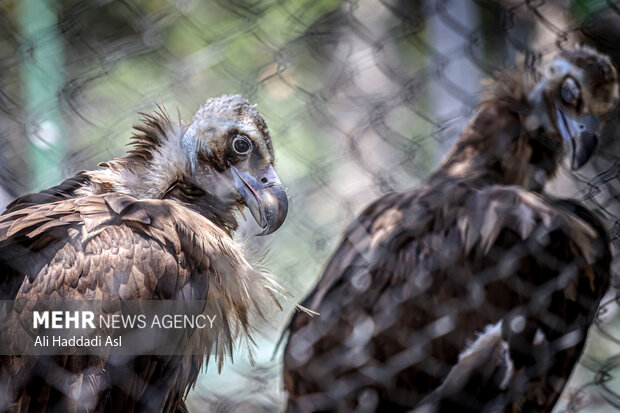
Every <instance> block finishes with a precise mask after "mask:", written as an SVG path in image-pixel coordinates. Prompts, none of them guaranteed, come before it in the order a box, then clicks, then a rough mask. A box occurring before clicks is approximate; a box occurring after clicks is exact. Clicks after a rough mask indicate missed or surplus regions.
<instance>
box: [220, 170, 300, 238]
mask: <svg viewBox="0 0 620 413" xmlns="http://www.w3.org/2000/svg"><path fill="white" fill-rule="evenodd" d="M229 165H230V164H229ZM230 169H231V170H232V172H233V178H234V181H235V187H236V188H237V191H238V192H239V194H240V195H241V197H242V198H243V200H244V201H245V204H246V205H247V207H248V209H249V210H250V212H251V213H252V216H253V217H254V219H255V220H256V223H258V225H260V227H261V228H263V231H262V232H260V233H259V234H257V235H267V234H271V233H272V232H274V231H275V230H277V229H278V228H280V225H282V223H283V222H284V219H285V218H286V214H287V212H288V198H287V197H286V192H285V191H284V188H282V183H281V182H280V177H278V174H277V173H276V170H275V169H274V167H273V165H271V164H270V165H269V166H268V167H267V168H265V169H263V170H262V171H260V172H259V173H258V174H257V175H256V176H253V175H251V174H249V173H247V172H242V171H239V169H237V168H235V166H234V165H230Z"/></svg>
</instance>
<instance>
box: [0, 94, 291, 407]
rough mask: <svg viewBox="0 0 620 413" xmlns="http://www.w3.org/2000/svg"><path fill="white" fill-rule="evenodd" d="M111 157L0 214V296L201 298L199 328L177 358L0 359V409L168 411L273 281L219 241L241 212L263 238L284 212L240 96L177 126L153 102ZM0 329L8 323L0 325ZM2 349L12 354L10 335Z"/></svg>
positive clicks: (264, 137)
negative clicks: (254, 220)
mask: <svg viewBox="0 0 620 413" xmlns="http://www.w3.org/2000/svg"><path fill="white" fill-rule="evenodd" d="M136 129H137V131H138V133H137V134H136V135H135V137H134V139H135V142H134V149H133V150H132V151H131V152H130V153H129V155H128V156H127V157H125V158H121V159H117V160H113V161H110V162H107V163H103V164H101V165H100V166H102V167H103V168H102V169H100V170H97V171H83V172H80V173H79V174H77V175H76V176H75V177H73V178H70V179H68V180H66V181H64V182H63V183H62V184H60V185H58V186H56V187H54V188H50V189H48V190H45V191H42V192H39V193H36V194H30V195H26V196H23V197H21V198H19V199H17V200H16V201H14V202H13V203H12V204H10V205H9V206H8V207H7V210H6V211H5V213H4V214H3V215H2V217H0V269H1V271H2V277H1V278H0V293H1V294H2V298H3V299H5V300H6V299H10V300H40V299H52V300H56V299H58V300H63V301H72V300H111V301H112V302H114V301H118V300H120V301H126V300H204V301H205V302H206V304H205V305H206V308H205V310H204V311H205V312H206V313H207V314H210V315H211V316H212V317H213V316H214V322H213V328H209V329H197V330H196V331H191V330H185V331H183V332H182V333H180V334H179V336H180V340H181V339H182V340H184V341H183V343H184V344H183V345H184V349H185V350H184V351H183V353H182V354H179V355H170V356H154V355H140V356H135V357H127V356H124V357H121V356H112V355H110V356H109V357H99V356H77V355H72V356H67V355H64V356H36V357H35V356H23V355H16V356H1V357H0V376H1V380H0V381H1V382H2V385H0V411H4V410H8V411H10V412H117V411H118V412H120V411H122V412H133V411H136V412H138V411H140V412H177V411H185V407H184V403H183V399H184V397H185V396H186V395H187V392H188V391H189V389H190V388H191V387H192V386H193V384H194V383H195V382H196V379H197V377H198V373H199V371H200V369H201V368H202V367H203V366H204V365H205V363H206V361H207V360H208V359H209V358H210V357H213V358H215V360H216V361H217V363H218V364H219V366H220V367H221V364H222V362H223V360H224V358H225V357H226V356H227V355H232V349H233V344H234V343H233V342H234V340H235V339H237V338H241V339H245V340H246V342H247V343H248V344H251V342H252V338H251V333H252V327H251V326H250V324H249V323H250V321H251V320H252V318H253V317H261V316H262V315H263V314H266V313H267V312H268V311H270V310H271V309H273V308H274V307H273V306H274V305H275V306H277V300H276V297H275V295H274V292H275V291H277V289H278V286H277V285H276V284H275V283H274V282H273V281H271V280H270V279H269V278H268V277H267V276H266V275H265V274H263V273H261V272H260V271H257V270H255V269H254V268H253V267H252V265H251V264H250V263H249V262H248V261H247V260H246V258H245V257H244V254H243V251H242V249H241V248H240V245H238V244H237V243H236V242H235V241H233V239H232V238H231V231H232V230H234V229H235V228H236V226H237V223H236V220H235V213H236V211H238V210H240V209H241V208H243V207H246V206H247V207H248V208H250V210H251V211H252V214H253V215H255V216H257V217H259V218H260V219H259V220H258V224H259V225H260V226H261V227H263V233H269V232H272V231H274V230H275V229H277V227H278V226H280V224H281V223H282V221H283V220H284V217H285V216H286V209H287V204H286V195H285V194H284V191H283V189H282V186H281V184H280V182H279V179H278V176H277V174H276V173H275V170H274V169H273V160H274V158H273V149H272V146H271V138H270V136H269V132H268V130H267V129H266V126H265V123H264V120H263V119H262V117H261V116H260V114H259V113H258V112H256V110H254V109H253V107H252V106H251V105H250V104H249V103H248V102H247V101H246V100H245V99H243V98H241V97H240V96H224V97H220V98H217V99H211V100H209V101H207V103H206V104H205V105H204V106H203V107H202V108H201V110H200V111H199V112H198V113H197V114H196V115H195V116H194V120H193V123H192V124H191V125H190V126H189V127H187V126H184V125H182V124H175V123H173V122H172V121H171V120H170V118H169V117H168V116H167V115H166V113H165V112H164V111H163V110H162V109H160V111H159V113H157V114H156V115H152V116H151V115H145V120H144V123H143V124H142V125H139V126H137V127H136ZM8 328H11V324H10V323H9V324H8ZM15 346H16V348H15V349H14V350H15V353H16V354H17V353H18V352H19V348H18V343H16V345H15Z"/></svg>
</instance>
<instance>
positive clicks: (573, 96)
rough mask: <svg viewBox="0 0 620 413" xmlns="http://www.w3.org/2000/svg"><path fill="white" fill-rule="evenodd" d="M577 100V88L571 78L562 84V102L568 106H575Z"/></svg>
mask: <svg viewBox="0 0 620 413" xmlns="http://www.w3.org/2000/svg"><path fill="white" fill-rule="evenodd" d="M578 100H579V86H578V85H577V82H575V80H574V79H573V78H572V77H567V78H566V79H564V82H563V83H562V101H563V102H564V103H565V104H566V105H569V106H576V105H577V101H578Z"/></svg>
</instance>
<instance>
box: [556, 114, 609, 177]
mask: <svg viewBox="0 0 620 413" xmlns="http://www.w3.org/2000/svg"><path fill="white" fill-rule="evenodd" d="M555 112H556V118H557V119H556V123H557V128H558V132H560V135H561V136H562V139H563V140H564V143H565V145H566V146H567V147H568V151H569V156H570V159H571V169H572V170H577V169H579V168H581V167H582V166H583V165H585V163H586V162H587V161H588V159H590V157H591V156H592V154H593V153H594V150H595V149H596V146H597V144H598V133H599V130H600V128H601V122H600V120H599V118H598V117H597V116H595V115H584V116H581V117H579V118H578V119H577V120H574V119H573V118H572V117H571V116H570V115H569V114H568V113H566V112H565V111H564V110H563V109H562V107H560V105H558V104H556V106H555Z"/></svg>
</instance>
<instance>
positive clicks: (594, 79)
mask: <svg viewBox="0 0 620 413" xmlns="http://www.w3.org/2000/svg"><path fill="white" fill-rule="evenodd" d="M532 80H533V81H532V82H531V85H530V84H528V82H527V78H526V77H525V75H524V74H521V73H518V74H515V75H501V76H500V79H499V80H498V81H497V82H495V83H494V84H492V85H490V86H489V88H488V90H487V94H486V95H484V97H483V99H482V101H481V103H480V105H479V107H478V108H477V111H476V113H475V115H474V117H473V118H472V119H471V121H470V122H469V124H468V125H467V127H466V128H465V129H464V131H463V132H462V133H461V135H460V137H459V139H458V140H457V142H456V143H455V145H454V147H453V148H452V149H451V151H450V152H449V153H448V155H447V156H446V158H445V159H444V161H443V162H442V165H441V166H440V167H439V169H438V170H437V171H436V172H434V173H433V174H432V175H431V176H430V177H429V178H428V179H427V180H426V182H425V183H424V184H423V185H421V186H420V187H418V188H415V189H413V190H410V191H408V192H404V193H391V194H387V195H385V196H384V197H382V198H380V199H378V200H376V201H375V202H374V203H372V205H370V206H369V207H367V208H366V209H365V210H364V211H363V212H362V213H361V215H360V216H359V217H358V218H357V220H356V221H355V222H353V223H352V224H351V225H350V226H349V228H348V229H347V230H346V232H345V235H344V238H343V240H342V241H341V243H340V245H339V246H338V247H337V249H336V251H335V252H334V254H333V256H332V257H331V259H330V260H329V262H328V264H327V266H326V268H325V270H324V273H323V275H322V277H321V278H320V280H319V282H318V285H317V286H316V287H315V288H314V289H313V290H312V292H311V293H310V294H309V295H308V297H307V298H306V299H305V300H304V301H303V302H302V306H304V307H306V308H308V309H310V310H313V311H316V312H318V313H320V316H317V317H314V318H312V317H310V316H308V315H307V314H296V315H294V316H293V318H292V320H291V322H290V324H289V327H288V333H289V339H288V342H287V344H286V347H285V350H284V387H285V389H286V391H287V393H288V407H287V411H288V412H327V411H338V412H348V411H360V412H361V411H363V412H373V411H377V412H388V411H389V412H397V411H410V410H411V409H416V408H417V409H416V411H419V412H453V411H459V412H501V411H505V412H534V411H536V412H547V411H550V410H551V409H552V408H553V406H554V404H555V402H556V400H557V398H558V396H559V394H560V392H561V391H562V388H563V386H564V384H565V382H566V380H567V378H568V377H569V375H570V372H571V370H572V368H573V366H574V365H575V363H576V362H577V360H578V358H579V356H580V354H581V351H582V348H583V345H584V341H585V337H586V331H587V328H588V326H589V325H590V323H591V322H592V320H593V317H594V315H595V312H596V310H597V305H598V303H599V300H600V299H601V298H602V296H603V294H604V293H605V291H606V289H607V287H608V284H609V279H610V252H609V245H608V236H607V234H606V231H605V229H604V227H603V226H602V224H601V223H600V222H599V220H598V219H597V218H596V217H595V215H594V214H593V213H592V212H591V211H589V210H588V209H587V208H585V207H584V206H583V205H581V204H580V203H578V202H577V201H574V200H567V199H555V198H553V197H551V196H549V195H546V194H544V193H543V192H542V189H543V186H544V184H545V183H546V182H547V181H548V180H550V179H552V178H553V177H554V175H555V174H556V171H557V169H558V167H559V165H560V163H561V161H562V159H563V156H564V155H565V154H567V150H566V149H565V148H568V155H569V158H570V161H571V166H572V167H573V168H578V167H581V166H582V165H583V164H584V163H585V162H586V161H587V159H588V158H589V156H590V155H591V154H592V152H593V150H594V148H595V146H596V132H597V130H598V127H599V126H600V123H599V122H598V121H599V118H600V117H603V116H605V115H607V114H608V113H610V112H611V111H612V109H613V108H614V106H615V104H616V102H617V99H618V86H617V79H616V72H615V69H614V68H613V66H612V65H611V64H610V62H609V60H608V59H607V58H606V57H605V56H601V55H599V54H598V53H596V52H595V51H593V50H590V49H586V48H579V49H574V50H565V51H562V52H561V53H560V54H558V55H557V56H556V57H555V58H554V59H553V60H552V61H551V62H550V63H548V64H547V65H546V66H545V67H544V70H543V72H542V73H541V74H540V75H539V78H538V79H532Z"/></svg>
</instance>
